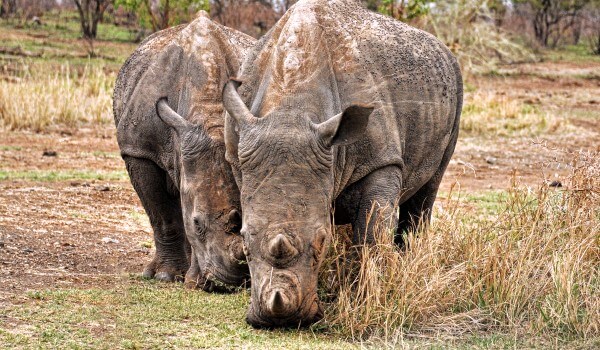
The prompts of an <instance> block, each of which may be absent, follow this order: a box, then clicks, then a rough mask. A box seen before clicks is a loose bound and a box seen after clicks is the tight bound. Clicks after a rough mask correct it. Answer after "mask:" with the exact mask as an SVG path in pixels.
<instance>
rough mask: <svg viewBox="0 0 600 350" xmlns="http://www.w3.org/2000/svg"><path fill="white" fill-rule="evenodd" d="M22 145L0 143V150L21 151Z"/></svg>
mask: <svg viewBox="0 0 600 350" xmlns="http://www.w3.org/2000/svg"><path fill="white" fill-rule="evenodd" d="M22 149H23V147H21V146H3V145H0V151H21V150H22Z"/></svg>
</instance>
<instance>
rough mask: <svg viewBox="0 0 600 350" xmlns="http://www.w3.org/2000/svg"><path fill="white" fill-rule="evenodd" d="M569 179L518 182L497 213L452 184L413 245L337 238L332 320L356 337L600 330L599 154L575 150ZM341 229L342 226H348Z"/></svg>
mask: <svg viewBox="0 0 600 350" xmlns="http://www.w3.org/2000/svg"><path fill="white" fill-rule="evenodd" d="M572 157H573V159H574V161H573V163H572V164H571V166H572V173H571V176H570V178H569V181H568V182H565V187H563V188H561V189H556V188H552V187H549V186H548V185H546V184H544V185H541V186H540V187H539V188H537V189H531V188H527V187H523V186H520V185H518V184H516V183H515V184H514V185H513V186H512V188H511V189H510V190H509V191H508V193H507V196H506V198H505V199H503V201H504V202H503V203H502V204H503V205H501V206H500V208H498V210H497V212H496V213H492V214H490V215H483V216H482V215H476V214H475V213H473V212H471V211H469V210H467V209H465V207H464V206H461V205H459V204H460V200H457V199H456V197H457V196H456V195H454V196H448V199H446V200H445V201H441V207H438V208H436V211H435V212H434V220H433V221H432V223H431V224H430V225H429V227H426V228H422V229H421V230H419V232H418V234H416V235H415V234H411V235H409V236H408V237H407V242H408V243H407V246H408V248H406V249H405V250H403V251H401V250H399V249H397V248H396V247H395V246H394V244H393V239H392V234H391V230H389V229H388V228H387V225H386V223H385V222H382V223H378V224H379V229H378V230H377V231H376V242H377V243H376V244H374V245H372V246H364V247H350V246H349V245H348V244H347V243H346V244H344V242H342V241H341V239H339V238H338V241H337V242H335V244H334V248H333V249H332V252H331V254H330V255H331V256H330V258H329V261H328V263H327V264H325V273H323V274H322V275H323V278H322V281H321V285H322V288H323V289H324V291H323V295H324V296H325V298H326V299H327V297H328V296H329V297H331V298H330V303H331V304H330V305H329V307H328V308H327V309H328V310H329V312H328V313H327V316H326V322H327V323H328V324H330V325H332V326H333V327H334V328H335V329H338V330H339V331H340V332H342V333H344V334H345V335H348V336H351V337H353V338H355V339H356V338H358V339H366V338H370V339H373V337H374V338H382V339H385V340H386V341H398V340H399V339H403V338H404V337H406V336H411V335H412V336H419V337H423V336H425V337H427V336H430V337H437V336H439V335H446V336H450V337H456V336H460V335H464V334H469V333H475V334H477V333H479V332H490V331H494V332H500V333H505V334H506V333H508V334H522V335H524V334H529V335H531V334H534V335H539V334H546V335H550V337H552V338H554V337H557V338H560V339H591V338H594V337H598V336H599V335H600V298H599V297H598V296H599V295H600V154H598V153H595V154H591V153H580V154H573V155H572ZM339 236H343V235H339Z"/></svg>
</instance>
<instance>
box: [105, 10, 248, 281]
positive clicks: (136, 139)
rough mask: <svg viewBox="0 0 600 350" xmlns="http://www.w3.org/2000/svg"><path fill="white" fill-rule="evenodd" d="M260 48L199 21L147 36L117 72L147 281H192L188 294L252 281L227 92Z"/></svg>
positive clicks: (118, 115) (119, 113)
mask: <svg viewBox="0 0 600 350" xmlns="http://www.w3.org/2000/svg"><path fill="white" fill-rule="evenodd" d="M254 42H255V40H254V39H253V38H251V37H249V36H246V35H244V34H242V33H239V32H237V31H234V30H232V29H229V28H226V27H223V26H221V25H219V24H217V23H214V22H212V21H211V20H210V19H209V18H208V16H207V15H206V13H201V14H200V15H199V16H198V18H196V19H195V20H194V21H193V22H191V23H189V24H187V25H182V26H178V27H175V28H171V29H166V30H163V31H161V32H158V33H156V34H154V35H152V36H151V37H149V38H148V39H147V40H145V41H144V42H143V43H142V44H141V45H140V47H139V48H138V49H137V50H136V51H135V52H134V53H133V54H132V56H131V57H130V58H129V59H128V60H127V62H126V63H125V65H124V66H123V67H122V68H121V71H120V72H119V75H118V78H117V82H116V86H115V92H114V116H115V123H116V125H117V140H118V143H119V147H120V149H121V155H122V156H123V159H124V161H125V164H126V166H127V171H128V172H129V176H130V178H131V183H132V184H133V187H134V188H135V190H136V192H137V194H138V196H139V197H140V199H141V201H142V204H143V206H144V209H145V210H146V213H147V214H148V216H149V218H150V222H151V224H152V228H153V230H154V242H155V245H156V255H155V256H154V259H153V260H152V262H150V263H149V264H148V265H147V266H146V268H145V270H144V273H143V275H144V276H145V277H148V278H155V279H158V280H166V281H173V280H175V279H176V278H177V276H183V275H184V274H185V284H186V286H188V287H199V288H202V289H204V290H207V291H211V290H214V289H215V288H216V287H222V286H223V284H226V285H240V284H242V283H243V282H244V280H245V279H247V277H248V267H247V265H246V264H245V261H242V260H245V257H244V254H243V251H242V242H241V236H239V229H240V227H241V215H240V214H239V205H240V203H239V190H238V188H237V186H236V183H235V180H234V178H233V174H232V172H231V167H230V165H229V164H228V163H227V162H226V161H225V144H224V140H223V126H224V113H225V112H224V110H223V104H222V90H223V86H224V85H225V83H226V82H227V81H228V80H229V77H230V76H232V75H235V74H236V73H237V71H238V69H239V66H240V63H241V61H242V58H243V57H244V54H245V53H246V51H247V49H248V48H249V47H251V46H252V45H253V44H254ZM162 97H166V99H161V98H162ZM159 99H160V100H159ZM157 100H159V102H158V103H157ZM186 237H187V238H186ZM190 245H191V252H190ZM188 268H189V269H188ZM186 271H187V274H186Z"/></svg>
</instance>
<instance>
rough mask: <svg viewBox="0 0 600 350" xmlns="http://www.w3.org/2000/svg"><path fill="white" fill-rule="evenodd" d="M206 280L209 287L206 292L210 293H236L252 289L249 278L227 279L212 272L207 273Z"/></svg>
mask: <svg viewBox="0 0 600 350" xmlns="http://www.w3.org/2000/svg"><path fill="white" fill-rule="evenodd" d="M204 279H205V280H206V283H205V285H206V286H207V288H206V289H205V291H208V292H218V293H234V292H237V291H239V290H240V289H246V288H249V287H250V279H249V276H242V277H241V278H238V277H236V278H231V277H226V276H224V275H222V274H220V273H218V272H216V271H212V272H207V273H206V275H205V276H204ZM207 289H209V290H207Z"/></svg>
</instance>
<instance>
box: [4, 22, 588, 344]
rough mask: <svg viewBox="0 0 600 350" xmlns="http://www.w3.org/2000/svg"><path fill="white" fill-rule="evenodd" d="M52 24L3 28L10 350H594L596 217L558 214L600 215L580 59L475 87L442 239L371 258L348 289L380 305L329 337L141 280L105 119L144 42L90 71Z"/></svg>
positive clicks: (356, 310)
mask: <svg viewBox="0 0 600 350" xmlns="http://www.w3.org/2000/svg"><path fill="white" fill-rule="evenodd" d="M43 21H44V25H43V26H41V27H34V26H15V23H9V22H5V21H0V40H1V44H0V49H1V50H3V51H2V52H4V53H0V124H2V127H1V129H2V130H0V213H1V214H0V266H2V268H0V309H1V310H2V312H0V348H61V349H62V348H106V349H113V348H128V349H136V348H144V349H145V348H273V349H279V348H306V349H312V348H331V349H337V348H353V347H356V348H360V347H372V348H380V347H398V348H432V349H438V348H439V349H442V348H444V349H445V348H456V349H472V348H480V349H488V348H502V349H505V348H582V349H594V348H598V347H600V329H599V328H600V325H599V324H598V319H600V315H597V312H598V304H597V302H596V304H594V301H595V300H596V299H598V300H600V285H599V284H598V281H599V280H600V277H599V273H600V269H599V268H598V266H599V264H598V259H599V255H600V254H598V246H600V242H598V237H600V234H599V233H598V228H599V227H598V226H599V225H598V222H599V218H598V216H597V214H595V215H596V216H593V214H592V216H591V217H588V219H589V220H587V221H582V220H583V219H585V218H586V217H584V216H581V217H576V218H573V217H569V216H564V215H563V214H564V210H563V207H561V206H560V205H561V202H560V201H559V200H558V199H560V198H563V197H562V196H563V194H564V195H565V196H567V195H570V194H572V193H582V192H581V191H584V192H585V191H586V190H587V191H589V193H591V196H596V197H593V198H592V197H590V198H592V199H593V200H595V201H596V202H591V203H597V196H598V192H597V189H595V188H594V187H593V186H592V187H590V188H591V189H590V188H587V187H585V186H584V187H581V186H580V187H578V186H574V185H573V184H574V183H573V182H570V180H569V177H568V174H569V173H570V172H571V171H572V170H573V169H574V167H573V164H572V161H573V159H574V158H575V157H574V154H576V153H574V152H576V151H579V150H584V151H589V152H594V151H596V152H597V151H600V148H599V147H600V146H598V143H597V139H598V137H599V135H600V112H599V111H598V108H597V106H598V104H599V103H600V100H598V96H599V93H600V85H599V84H598V81H600V76H598V71H599V69H600V60H599V59H598V58H597V57H594V56H590V55H587V54H586V53H585V52H584V47H583V46H577V47H569V48H567V49H566V50H559V51H550V52H546V53H544V57H545V59H544V61H543V62H541V63H535V64H522V65H511V66H506V67H501V68H500V69H498V70H497V71H494V72H492V73H490V74H488V75H486V76H472V77H470V80H469V81H468V82H467V83H466V87H467V93H466V96H465V108H464V112H463V119H462V124H461V128H462V131H461V132H462V134H461V139H460V141H459V144H458V146H457V150H456V153H455V156H454V158H453V160H452V163H451V164H450V167H449V169H448V172H447V175H446V177H445V180H444V183H443V185H442V191H441V193H440V196H439V201H438V203H437V204H436V212H435V214H434V221H433V222H434V225H438V226H434V227H438V228H439V232H438V234H427V233H424V234H422V235H421V236H420V237H419V238H417V239H415V243H414V246H413V247H412V248H411V249H410V250H409V251H407V252H405V253H398V252H396V251H390V250H385V249H383V250H374V253H373V255H370V256H367V257H366V259H367V260H365V264H372V265H368V266H372V268H370V269H369V271H374V272H377V274H376V276H375V279H373V274H371V275H369V276H371V277H369V278H367V279H362V280H360V279H359V280H356V279H349V280H348V281H349V282H353V283H355V284H356V285H361V284H363V285H364V284H368V285H377V286H378V287H377V288H376V290H375V292H374V293H373V294H372V295H377V297H376V298H375V299H371V300H370V301H369V302H372V303H371V304H370V306H369V307H367V308H365V307H361V304H360V303H361V302H366V301H365V300H368V298H362V297H360V295H358V294H353V293H354V292H355V291H356V289H353V288H348V286H347V285H346V286H345V288H346V289H339V288H340V285H339V284H338V285H336V286H334V287H335V288H338V289H333V290H334V291H336V293H337V294H338V295H339V296H340V298H338V299H337V301H335V300H334V301H333V302H332V303H330V304H329V307H328V309H329V310H330V313H329V314H328V318H327V319H326V322H325V323H322V324H318V325H315V326H314V327H312V328H310V329H303V330H277V331H263V330H254V329H252V328H250V327H249V326H248V325H247V324H246V323H245V322H244V313H245V309H246V307H247V304H248V299H249V295H248V292H246V291H241V292H239V293H236V294H231V295H213V294H207V293H204V292H200V291H187V290H184V289H183V288H182V287H181V286H180V285H168V284H160V283H154V282H152V281H144V280H140V279H139V278H138V277H136V276H138V273H139V272H140V271H141V270H142V266H143V264H144V263H146V262H147V261H149V259H150V257H151V255H152V253H153V252H152V234H151V230H150V227H149V224H148V219H147V217H146V215H145V214H144V212H143V208H142V207H141V205H140V203H139V201H138V199H137V197H136V195H135V193H134V192H133V189H132V188H131V186H130V184H129V183H128V178H127V174H126V172H125V170H124V167H123V163H122V161H121V159H120V156H119V152H118V147H117V146H116V140H115V137H114V128H113V127H112V126H111V123H112V111H111V105H110V104H111V100H110V99H111V97H110V96H111V93H112V86H113V84H114V79H115V76H116V71H117V70H118V68H119V67H120V65H121V64H122V62H124V60H125V59H126V57H127V56H128V55H129V54H130V53H131V52H132V51H133V49H134V48H135V46H136V45H135V44H132V43H130V42H128V40H129V39H130V38H132V37H133V34H132V33H131V32H130V31H128V30H127V29H123V28H121V27H116V26H113V25H101V27H100V29H99V40H98V41H97V42H96V44H95V47H94V50H95V54H96V56H97V57H95V58H92V57H89V46H87V43H86V42H84V41H82V40H81V39H79V29H78V25H77V23H76V21H75V20H74V17H73V14H69V13H62V14H58V13H55V14H52V15H49V16H45V17H44V18H43ZM46 151H55V152H57V155H56V156H54V157H47V156H43V153H44V152H46ZM593 159H595V161H592V163H591V165H590V167H591V168H593V169H595V168H594V167H595V166H597V164H598V158H593ZM594 162H595V163H594ZM513 177H514V178H516V179H518V180H519V181H521V182H522V184H523V186H522V187H520V189H519V190H518V196H516V197H515V193H517V192H514V191H516V190H514V188H512V189H511V186H510V182H511V180H510V179H511V178H513ZM590 177H592V176H590ZM550 180H560V182H561V184H562V185H563V186H564V187H563V189H552V190H551V192H547V193H549V194H550V195H549V196H548V197H544V198H546V199H547V198H551V199H552V198H554V200H552V201H546V202H544V201H540V197H538V196H537V194H538V192H536V188H537V187H538V186H539V185H540V184H542V183H544V181H550ZM458 188H460V193H459V194H458V193H457V190H458ZM546 190H547V188H546ZM511 191H512V192H511ZM586 193H587V192H586ZM515 198H521V199H522V202H520V203H521V204H523V203H525V204H528V205H529V206H525V207H523V206H521V207H519V206H515V202H514V200H515ZM557 198H558V199H557ZM594 198H595V199H594ZM544 200H545V199H544ZM511 201H512V202H511ZM511 203H512V205H511ZM539 203H544V205H542V206H539V205H538V206H537V207H536V206H535V205H536V204H539ZM581 203H583V202H581ZM519 208H520V209H519ZM536 208H537V209H536ZM540 208H541V209H540ZM533 209H536V210H538V211H536V210H533ZM576 209H577V210H575V213H579V214H578V215H583V214H582V213H587V215H590V211H589V210H587V211H586V209H585V208H584V207H577V208H576ZM592 209H593V208H592ZM524 212H526V213H527V215H530V216H525V217H524V218H525V219H524V220H521V221H519V222H517V221H514V222H513V221H510V220H509V218H511V217H522V216H519V215H523V213H524ZM592 213H594V212H593V211H592ZM596 213H597V212H596ZM451 214H452V215H453V216H450V215H451ZM536 215H537V216H536ZM568 220H571V221H568ZM573 220H574V221H573ZM567 221H568V222H570V223H572V224H573V225H572V226H568V225H566V224H564V223H566V222H567ZM532 223H533V224H534V225H531V224H532ZM536 223H539V225H537V224H536ZM502 225H504V226H502ZM486 228H489V230H487V229H486ZM578 228H580V229H581V228H583V229H581V230H579V231H577V229H578ZM570 229H572V230H570ZM106 239H108V240H106ZM594 239H595V241H594ZM106 242H109V243H106ZM113 242H114V243H113ZM584 243H585V244H584ZM382 246H383V247H385V245H382ZM586 247H587V248H586ZM584 248H586V249H588V250H585V252H587V253H585V254H584V253H581V252H582V251H584ZM575 253H578V254H579V253H581V254H579V255H578V254H575ZM334 256H335V254H334ZM382 261H383V263H382ZM523 262H526V264H525V266H520V265H519V263H523ZM365 266H367V265H365ZM382 266H391V268H390V269H388V270H386V269H379V268H380V267H382ZM389 271H395V272H394V273H392V274H389ZM540 271H542V272H544V273H541V272H540ZM348 276H350V277H351V278H356V276H355V275H351V274H349V275H348ZM365 276H367V275H365ZM399 276H400V277H402V278H400V279H399ZM350 277H349V278H350ZM390 286H391V287H392V288H389V289H386V288H388V287H390ZM331 287H332V286H331V285H330V286H329V287H328V288H331ZM342 287H344V286H342ZM494 288H496V289H494ZM407 291H408V292H410V293H405V292H407ZM521 291H528V293H529V294H527V293H521ZM382 292H383V294H385V295H381V293H382ZM327 293H331V289H323V294H327ZM377 293H380V294H377ZM399 293H400V294H403V295H400V294H399ZM386 296H389V298H387V297H386ZM344 297H345V298H346V299H344ZM386 298H387V299H386ZM353 299H354V300H355V301H356V302H357V304H353V303H352V302H347V301H348V300H350V301H352V300H353ZM339 300H346V303H345V304H339V303H338V304H336V302H339ZM344 308H346V309H344ZM344 310H346V312H345V313H344V312H341V311H344ZM365 311H368V312H367V313H365ZM594 313H596V314H594Z"/></svg>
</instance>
